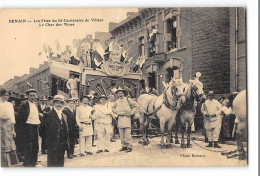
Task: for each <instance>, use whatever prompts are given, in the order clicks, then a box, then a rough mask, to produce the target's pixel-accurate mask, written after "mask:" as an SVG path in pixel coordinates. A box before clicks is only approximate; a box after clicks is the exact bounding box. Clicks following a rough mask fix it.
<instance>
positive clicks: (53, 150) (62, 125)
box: [46, 95, 70, 167]
mask: <svg viewBox="0 0 260 176" xmlns="http://www.w3.org/2000/svg"><path fill="white" fill-rule="evenodd" d="M53 103H54V108H53V109H52V110H51V111H50V112H49V113H47V114H46V135H47V144H48V155H47V166H48V167H64V154H65V150H66V149H67V148H69V147H70V146H69V137H68V136H69V129H68V122H67V116H66V115H65V114H64V113H63V112H62V110H63V107H64V97H63V96H62V95H55V96H54V99H53Z"/></svg>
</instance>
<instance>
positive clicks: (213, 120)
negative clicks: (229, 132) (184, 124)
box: [201, 91, 222, 148]
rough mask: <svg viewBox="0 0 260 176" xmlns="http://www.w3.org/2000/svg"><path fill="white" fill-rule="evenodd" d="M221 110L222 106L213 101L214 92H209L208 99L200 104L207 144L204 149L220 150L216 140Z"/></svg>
mask: <svg viewBox="0 0 260 176" xmlns="http://www.w3.org/2000/svg"><path fill="white" fill-rule="evenodd" d="M221 108H222V105H221V104H220V103H219V102H218V101H217V100H215V99H214V92H213V91H209V93H208V99H207V100H206V101H205V102H204V103H203V104H202V106H201V112H202V114H203V115H204V126H205V129H206V134H207V137H208V141H209V144H208V145H207V146H206V147H213V143H214V147H215V148H221V147H220V146H219V145H218V138H219V133H220V129H221V122H222V118H221Z"/></svg>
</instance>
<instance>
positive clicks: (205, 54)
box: [191, 8, 230, 94]
mask: <svg viewBox="0 0 260 176" xmlns="http://www.w3.org/2000/svg"><path fill="white" fill-rule="evenodd" d="M191 25H192V40H191V41H192V72H193V74H195V73H196V72H198V71H199V72H201V73H202V76H201V81H202V82H203V84H204V91H205V92H208V91H209V90H213V91H214V92H215V93H217V94H223V93H229V92H230V20H229V8H192V15H191Z"/></svg>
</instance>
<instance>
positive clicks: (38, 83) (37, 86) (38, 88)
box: [36, 80, 42, 90]
mask: <svg viewBox="0 0 260 176" xmlns="http://www.w3.org/2000/svg"><path fill="white" fill-rule="evenodd" d="M40 84H41V83H40V80H37V85H36V89H37V90H42V89H41V86H40Z"/></svg>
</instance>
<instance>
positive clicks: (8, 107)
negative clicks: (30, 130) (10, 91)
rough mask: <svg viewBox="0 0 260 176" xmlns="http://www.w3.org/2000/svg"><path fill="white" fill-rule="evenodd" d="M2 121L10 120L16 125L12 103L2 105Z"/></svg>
mask: <svg viewBox="0 0 260 176" xmlns="http://www.w3.org/2000/svg"><path fill="white" fill-rule="evenodd" d="M0 119H9V120H11V123H13V124H15V117H14V107H13V105H12V103H10V102H7V101H5V102H1V103H0Z"/></svg>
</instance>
